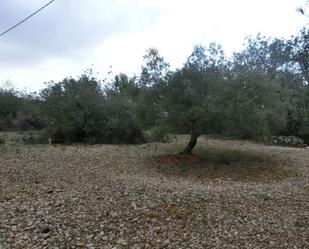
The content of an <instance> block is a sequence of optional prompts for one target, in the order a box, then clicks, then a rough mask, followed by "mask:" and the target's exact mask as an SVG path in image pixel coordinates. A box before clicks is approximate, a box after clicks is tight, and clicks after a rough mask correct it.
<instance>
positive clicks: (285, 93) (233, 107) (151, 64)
mask: <svg viewBox="0 0 309 249" xmlns="http://www.w3.org/2000/svg"><path fill="white" fill-rule="evenodd" d="M27 129H39V130H42V131H44V132H43V134H44V136H45V137H51V138H52V139H53V140H54V142H56V143H73V142H84V143H91V144H93V143H142V142H145V141H146V140H150V141H154V140H164V139H165V137H166V134H168V133H190V134H191V135H190V141H189V143H188V145H187V147H186V148H185V150H184V152H185V153H191V151H192V149H193V148H194V146H195V144H196V142H197V139H198V137H199V136H200V135H201V134H216V135H223V136H232V137H236V138H241V139H256V138H262V137H268V136H280V135H284V136H291V135H293V136H297V137H300V138H302V139H304V140H305V141H306V142H307V143H309V31H308V29H307V28H303V29H302V30H301V31H300V32H299V34H298V35H297V36H295V37H291V38H289V39H283V38H280V39H279V38H268V37H264V36H261V35H257V36H256V37H250V38H248V39H247V40H246V43H245V46H244V49H243V50H242V51H240V52H235V53H234V54H233V55H232V56H229V57H228V56H227V55H226V54H225V53H224V51H223V49H222V47H221V46H220V45H219V44H215V43H212V44H210V45H209V46H208V47H207V48H206V47H204V46H201V45H196V46H194V48H193V51H192V53H191V54H190V56H189V57H188V58H187V60H186V61H185V62H184V64H183V66H182V67H181V68H178V69H175V70H172V69H171V68H170V65H169V63H168V62H166V61H165V59H164V58H163V57H162V56H161V55H160V54H159V51H158V50H157V49H155V48H151V49H149V50H147V51H146V54H145V56H144V64H143V65H142V68H141V72H140V73H139V74H138V75H135V76H132V77H130V76H128V75H126V74H122V73H121V74H118V75H116V76H115V77H114V78H113V79H112V80H110V81H109V82H104V83H102V81H100V80H98V79H96V78H95V77H93V74H92V71H91V70H89V71H87V72H85V73H84V74H82V75H81V76H80V77H78V78H72V77H68V78H66V79H64V80H63V81H61V82H58V83H54V82H50V83H49V84H48V85H47V86H46V87H45V88H44V89H42V90H41V91H40V93H39V94H29V93H22V92H19V91H16V90H15V89H14V88H13V87H2V88H0V130H27Z"/></svg>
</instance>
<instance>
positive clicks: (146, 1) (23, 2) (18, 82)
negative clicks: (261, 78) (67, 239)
mask: <svg viewBox="0 0 309 249" xmlns="http://www.w3.org/2000/svg"><path fill="white" fill-rule="evenodd" d="M48 1H49V0H1V4H0V33H1V32H3V31H4V30H6V29H7V28H9V27H10V26H12V25H14V24H16V23H17V22H18V21H20V20H21V19H23V18H25V17H26V16H28V15H29V14H31V13H32V12H34V11H35V10H37V9H39V8H40V7H42V6H43V5H44V4H46V3H47V2H48ZM303 3H304V0H233V1H231V0H56V1H55V2H54V3H53V4H51V5H50V6H49V7H47V8H46V9H44V10H43V11H42V12H40V13H39V14H37V15H36V16H34V17H33V18H31V19H30V20H28V21H27V22H26V23H24V24H23V25H21V26H19V27H18V28H16V29H14V30H12V31H11V32H9V33H8V34H6V35H5V36H2V37H0V83H1V82H4V81H6V80H10V81H11V82H12V83H13V84H14V85H15V86H16V87H18V88H19V89H26V90H27V91H37V90H39V89H41V88H43V87H44V84H43V83H44V82H48V81H50V80H54V81H60V80H62V79H63V78H65V77H67V76H73V77H75V76H77V75H80V74H81V73H82V72H83V70H85V69H87V68H90V67H92V68H93V69H94V71H95V72H99V74H98V77H99V78H104V77H106V75H107V72H108V71H109V68H110V66H112V71H113V72H114V73H118V72H124V73H127V74H130V75H132V74H133V73H138V72H139V69H140V66H141V63H142V56H143V55H144V54H145V51H146V49H148V48H150V47H156V48H157V49H159V51H160V54H161V55H162V56H164V57H165V58H166V60H167V61H168V62H169V63H170V64H171V65H172V67H179V66H181V65H182V63H183V62H184V61H185V59H186V57H187V56H188V55H189V54H190V52H191V51H192V48H193V45H194V44H203V45H205V46H207V45H208V44H209V43H210V42H212V41H215V42H218V43H220V44H221V45H222V46H223V49H224V50H225V51H226V52H228V53H231V52H232V51H238V50H240V49H241V47H242V44H243V42H244V38H245V37H246V36H247V35H250V34H251V35H256V34H257V33H258V32H260V33H262V34H263V35H266V36H272V37H286V38H288V37H290V36H291V35H296V34H297V32H298V31H299V30H300V29H301V28H302V27H303V26H305V24H306V22H307V21H308V20H306V19H305V18H304V17H302V16H301V15H300V14H298V13H297V12H296V8H297V7H299V6H301V5H302V4H303Z"/></svg>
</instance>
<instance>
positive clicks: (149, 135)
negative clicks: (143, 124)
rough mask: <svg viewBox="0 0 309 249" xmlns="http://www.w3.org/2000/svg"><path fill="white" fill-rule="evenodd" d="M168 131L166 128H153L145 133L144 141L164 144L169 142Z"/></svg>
mask: <svg viewBox="0 0 309 249" xmlns="http://www.w3.org/2000/svg"><path fill="white" fill-rule="evenodd" d="M170 131H171V129H170V128H168V127H167V126H154V127H152V128H150V129H149V130H147V131H146V132H145V138H146V141H147V142H161V143H166V142H168V141H169V133H170Z"/></svg>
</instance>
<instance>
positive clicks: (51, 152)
mask: <svg viewBox="0 0 309 249" xmlns="http://www.w3.org/2000/svg"><path fill="white" fill-rule="evenodd" d="M184 139H186V138H185V137H178V138H177V139H175V140H174V141H173V142H172V143H167V144H155V143H153V144H146V145H137V146H133V145H132V146H131V145H97V146H78V145H74V146H47V145H46V146H45V145H31V146H14V147H9V148H8V147H5V145H2V147H0V249H9V248H20V249H24V248H52V249H56V248H58V249H65V248H110V249H112V248H113V249H116V248H117V249H120V248H177V249H180V248H183V249H185V248H220V249H222V248H229V249H230V248H263V249H265V248H303V249H307V248H309V177H308V176H309V174H308V173H309V149H294V148H283V147H270V146H263V145H257V144H253V143H250V142H243V141H228V140H215V139H206V138H205V137H201V138H200V139H199V144H198V146H197V148H196V151H199V150H202V149H205V150H207V149H209V150H213V151H215V150H225V151H232V152H237V153H240V152H241V153H243V154H250V153H251V154H254V155H258V157H260V158H268V159H269V160H268V159H267V160H266V159H265V160H261V161H259V160H255V159H254V158H253V159H254V160H253V159H252V161H250V160H251V159H250V158H242V157H241V156H239V157H238V158H239V160H238V161H237V160H236V161H232V162H230V161H227V162H221V161H220V162H218V163H217V164H216V162H214V161H211V160H210V161H207V160H206V159H205V160H204V161H203V159H201V158H199V157H197V156H196V157H194V156H193V157H192V158H190V160H187V158H186V160H184V159H182V158H180V159H179V158H178V157H176V156H175V158H176V159H177V160H176V159H175V158H174V157H173V155H172V153H173V152H175V151H178V150H180V148H182V147H183V146H184V144H185V140H184ZM6 146H8V145H6ZM166 154H168V156H166ZM162 155H163V156H162ZM171 155H172V156H171ZM258 157H256V159H257V158H258ZM196 158H197V159H196ZM174 159H175V160H174ZM191 159H192V160H191ZM179 160H180V161H181V160H183V161H181V163H180V164H179Z"/></svg>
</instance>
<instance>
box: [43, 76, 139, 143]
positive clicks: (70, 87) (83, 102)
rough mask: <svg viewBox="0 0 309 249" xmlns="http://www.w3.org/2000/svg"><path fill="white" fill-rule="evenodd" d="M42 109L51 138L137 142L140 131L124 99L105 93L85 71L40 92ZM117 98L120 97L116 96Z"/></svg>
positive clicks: (72, 140) (66, 140)
mask: <svg viewBox="0 0 309 249" xmlns="http://www.w3.org/2000/svg"><path fill="white" fill-rule="evenodd" d="M42 97H43V99H44V108H45V110H44V113H45V114H46V116H45V118H46V120H47V123H48V127H49V130H50V131H51V133H50V136H51V137H52V138H53V140H54V142H56V143H57V142H59V143H63V142H66V143H71V142H84V143H136V142H139V141H140V140H142V131H141V130H140V129H139V126H138V124H137V123H136V121H135V119H134V117H132V116H131V113H130V111H129V110H128V107H127V106H126V105H125V103H123V102H121V101H119V102H117V101H114V100H115V99H116V97H114V96H112V95H110V96H109V97H107V96H105V94H104V92H103V90H102V89H101V86H100V84H99V82H98V81H96V80H95V79H94V78H90V77H89V76H87V75H82V76H81V77H80V78H79V79H78V80H75V79H72V78H71V79H65V80H63V81H62V82H60V83H58V84H51V85H50V86H49V87H48V88H46V89H45V90H44V91H43V92H42ZM117 99H120V98H119V97H117Z"/></svg>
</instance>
